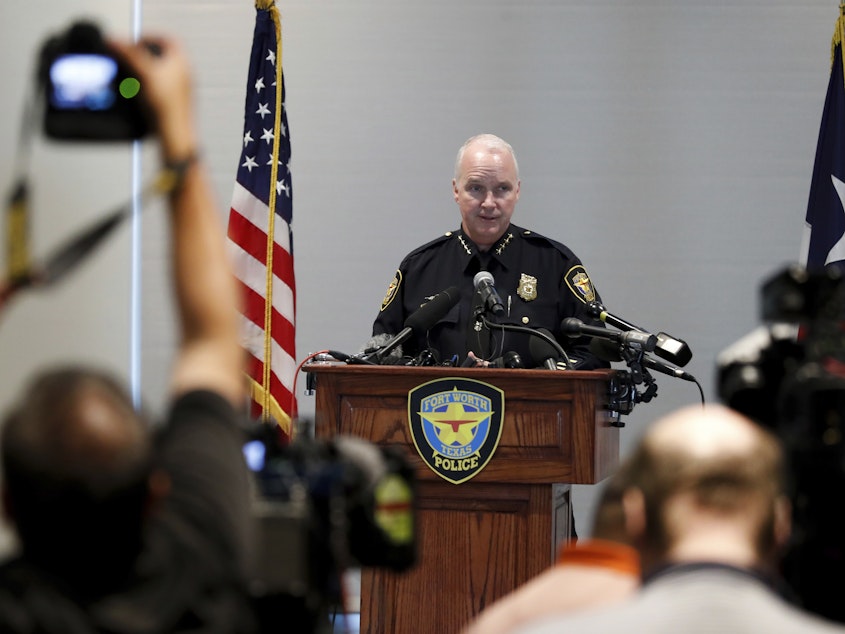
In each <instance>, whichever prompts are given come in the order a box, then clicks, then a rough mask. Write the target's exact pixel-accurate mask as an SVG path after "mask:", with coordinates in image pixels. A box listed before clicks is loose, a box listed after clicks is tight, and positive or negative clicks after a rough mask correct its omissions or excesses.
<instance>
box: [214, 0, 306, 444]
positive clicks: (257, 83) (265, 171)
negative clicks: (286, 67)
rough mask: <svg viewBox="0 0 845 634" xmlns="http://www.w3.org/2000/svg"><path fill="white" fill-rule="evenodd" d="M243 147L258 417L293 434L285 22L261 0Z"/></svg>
mask: <svg viewBox="0 0 845 634" xmlns="http://www.w3.org/2000/svg"><path fill="white" fill-rule="evenodd" d="M246 89H247V90H246V110H245V114H244V135H243V149H242V152H241V157H240V160H239V162H238V173H237V178H236V182H235V190H234V193H233V194H232V205H231V210H230V212H229V231H228V234H229V244H230V248H231V251H232V256H233V263H234V268H235V274H236V276H237V278H238V280H239V282H240V287H241V292H242V293H243V296H244V308H243V312H244V314H243V322H242V337H243V345H244V348H245V349H246V350H247V352H248V353H249V361H248V369H247V374H248V375H249V383H250V388H251V390H250V392H251V401H252V402H251V407H252V415H253V416H254V417H255V418H262V419H264V420H265V421H267V420H273V421H275V422H276V423H278V425H279V427H280V430H281V432H282V434H283V436H285V437H286V439H290V437H291V434H292V424H291V421H292V419H293V418H294V417H295V415H296V395H295V394H294V393H293V382H294V376H295V372H296V347H295V326H296V283H295V280H294V270H293V233H292V218H293V205H292V200H293V193H292V190H291V173H290V154H291V152H290V133H289V131H288V121H287V115H286V113H285V104H284V99H285V89H284V80H283V76H282V40H281V20H280V18H279V12H278V9H277V8H276V6H275V4H274V3H273V2H267V1H266V0H264V1H263V2H262V0H257V2H256V22H255V32H254V37H253V44H252V53H251V55H250V60H249V76H248V78H247V86H246Z"/></svg>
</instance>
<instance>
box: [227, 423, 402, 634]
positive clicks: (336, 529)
mask: <svg viewBox="0 0 845 634" xmlns="http://www.w3.org/2000/svg"><path fill="white" fill-rule="evenodd" d="M244 455H245V457H246V460H247V464H248V465H249V467H250V469H251V470H252V472H253V476H254V478H253V481H254V483H255V491H254V492H255V495H254V502H253V516H254V520H255V522H254V525H255V530H256V533H257V534H256V535H255V539H254V540H253V543H254V548H253V558H252V563H251V566H250V584H251V587H250V592H251V595H252V597H253V601H254V604H255V606H256V608H257V613H258V616H259V620H260V622H261V624H262V627H264V628H265V629H264V630H262V631H265V630H266V631H274V630H275V629H278V628H277V626H279V625H281V624H280V623H279V619H282V620H283V621H284V625H285V627H291V625H292V624H293V623H295V624H296V626H297V627H296V628H294V629H292V630H290V631H299V632H302V633H303V634H306V633H309V632H321V631H322V630H321V629H320V627H321V626H323V625H325V623H326V622H327V619H326V615H327V613H328V612H329V611H330V610H332V609H336V608H337V606H338V605H340V604H341V602H342V592H341V585H342V573H343V571H344V570H347V569H350V568H358V567H378V568H385V569H389V570H393V571H397V572H401V571H404V570H407V569H408V568H410V567H411V566H413V565H414V563H415V562H416V532H415V510H414V509H415V496H416V481H415V477H414V471H413V468H412V467H411V466H410V463H408V461H407V460H406V459H405V457H404V456H403V455H402V454H401V453H399V452H398V451H395V450H391V449H390V448H383V447H379V446H377V445H374V444H372V443H370V442H368V441H366V440H363V439H360V438H354V437H351V436H338V437H335V438H333V439H331V440H328V441H322V440H314V439H311V438H309V437H308V435H307V433H304V432H303V433H301V434H300V435H299V436H298V438H297V439H296V440H295V441H294V442H293V443H291V444H290V445H286V446H285V445H282V444H281V443H280V442H279V439H278V430H277V428H276V427H275V426H273V425H266V424H261V425H259V426H258V427H256V428H253V429H251V430H250V431H249V432H248V433H247V442H246V443H245V445H244ZM283 629H284V628H283ZM279 631H282V630H279Z"/></svg>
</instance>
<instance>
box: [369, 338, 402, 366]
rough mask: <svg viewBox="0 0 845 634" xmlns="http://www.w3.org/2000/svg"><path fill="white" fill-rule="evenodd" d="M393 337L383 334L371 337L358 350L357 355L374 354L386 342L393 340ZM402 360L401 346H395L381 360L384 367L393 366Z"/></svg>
mask: <svg viewBox="0 0 845 634" xmlns="http://www.w3.org/2000/svg"><path fill="white" fill-rule="evenodd" d="M393 337H394V335H390V334H388V333H386V332H383V333H381V334H378V335H373V336H372V337H370V338H369V339H368V340H367V343H365V344H364V346H363V347H362V348H361V350H359V352H358V354H366V353H369V352H374V351H376V350H378V349H379V348H381V347H382V346H384V345H385V344H386V343H387V342H388V341H390V340H391V339H393ZM401 360H402V344H399V345H397V346H396V347H395V348H393V350H391V351H390V353H389V354H388V355H387V356H386V357H385V358H384V359H382V360H381V363H382V364H384V365H395V364H397V363H399V362H400V361H401Z"/></svg>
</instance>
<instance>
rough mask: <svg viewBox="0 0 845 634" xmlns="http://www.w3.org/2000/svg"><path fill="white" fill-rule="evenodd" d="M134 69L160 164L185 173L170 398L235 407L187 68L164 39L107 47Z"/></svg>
mask: <svg viewBox="0 0 845 634" xmlns="http://www.w3.org/2000/svg"><path fill="white" fill-rule="evenodd" d="M113 45H114V47H115V48H116V49H117V50H118V51H119V52H120V53H121V54H122V55H124V56H125V57H126V59H127V60H128V61H129V63H130V64H131V65H132V66H133V67H134V68H135V70H136V71H137V73H138V75H139V78H140V80H141V90H142V94H143V95H144V98H145V99H146V101H147V103H148V104H149V105H150V107H151V109H152V111H153V113H154V117H155V121H156V128H157V133H158V137H159V141H160V147H161V155H162V161H163V162H164V163H165V165H169V166H176V165H179V166H180V167H181V168H183V170H184V171H183V180H182V182H181V183H180V185H179V186H178V187H177V188H176V190H175V191H174V192H173V193H172V194H171V199H170V221H171V232H172V249H173V251H172V265H173V275H174V283H175V291H176V300H177V302H178V308H179V316H180V321H181V335H182V339H181V344H180V349H179V352H178V355H177V358H176V362H175V366H174V369H173V376H172V381H171V382H172V389H173V390H174V391H175V392H176V393H183V392H186V391H188V390H192V389H198V388H204V389H211V390H214V391H216V392H219V393H220V394H222V395H223V396H225V397H226V398H227V399H229V400H230V401H231V402H232V403H233V404H236V405H240V404H241V403H242V398H243V374H242V371H243V351H242V349H241V347H240V345H239V341H238V332H237V310H236V309H237V305H238V295H237V290H236V286H235V279H234V277H233V275H232V271H231V268H230V266H229V260H228V256H227V253H226V249H225V239H224V235H225V233H224V229H223V227H222V223H221V219H220V217H219V215H218V211H219V210H218V207H217V205H216V202H215V200H214V196H213V194H212V190H211V186H210V184H209V181H208V176H207V174H206V171H205V168H204V166H203V164H202V163H201V161H200V160H199V157H198V155H197V152H198V149H197V144H198V140H197V131H196V126H195V121H194V111H193V100H192V91H191V80H190V74H189V73H190V71H189V67H188V64H187V62H186V60H185V57H184V55H183V53H182V51H181V49H180V47H179V46H178V45H177V44H176V43H175V42H173V41H170V40H165V39H161V40H154V41H153V46H150V41H149V40H147V41H146V42H145V43H141V44H137V45H127V44H121V43H113Z"/></svg>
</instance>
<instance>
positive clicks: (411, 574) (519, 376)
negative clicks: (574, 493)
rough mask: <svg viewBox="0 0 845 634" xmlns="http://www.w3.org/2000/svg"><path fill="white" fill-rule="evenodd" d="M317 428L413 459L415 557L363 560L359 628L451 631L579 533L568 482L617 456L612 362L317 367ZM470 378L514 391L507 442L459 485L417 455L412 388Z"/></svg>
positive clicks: (382, 633)
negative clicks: (406, 565)
mask: <svg viewBox="0 0 845 634" xmlns="http://www.w3.org/2000/svg"><path fill="white" fill-rule="evenodd" d="M305 370H306V371H308V372H309V373H314V374H315V379H316V420H315V429H316V435H317V437H319V438H331V437H333V436H335V435H338V434H344V435H352V436H358V437H361V438H365V439H367V440H369V441H371V442H373V443H375V444H377V445H382V446H393V447H399V448H401V449H402V450H403V451H404V453H405V455H406V456H407V457H408V459H409V460H410V461H411V462H412V464H414V465H415V467H416V475H417V480H418V488H417V498H416V509H417V515H416V530H417V547H418V563H417V565H416V566H415V567H414V568H413V569H412V570H410V571H408V572H405V573H393V572H389V571H385V570H382V569H364V570H363V571H362V578H361V632H362V634H364V633H367V634H405V633H413V634H426V633H429V632H430V633H431V634H454V633H456V632H458V631H459V630H460V629H461V627H463V626H464V625H465V624H466V623H467V622H468V621H470V620H471V619H472V617H473V616H474V615H475V614H477V613H478V612H479V611H481V610H482V609H483V608H484V607H485V606H487V605H489V604H490V603H491V602H493V601H494V600H496V599H497V598H499V597H501V596H503V595H504V594H507V593H508V592H510V591H511V590H513V589H514V588H515V587H517V586H519V585H520V584H522V583H524V582H525V581H527V580H528V579H530V578H531V577H533V576H535V575H537V574H538V573H540V572H541V571H542V570H544V569H545V568H547V567H548V566H549V564H550V563H551V562H552V561H553V559H554V556H555V552H556V549H557V546H558V544H559V543H560V542H561V541H564V540H566V539H568V538H569V536H570V535H571V530H572V528H571V522H570V518H571V507H570V499H569V494H570V491H569V489H570V487H569V485H570V484H593V483H596V482H599V481H601V480H602V479H603V478H605V477H606V476H607V475H609V474H610V472H611V471H612V469H613V468H614V467H615V466H616V464H617V463H618V459H619V428H618V427H615V426H613V425H612V424H611V420H610V416H609V412H607V411H606V409H605V408H604V404H605V402H606V401H607V390H608V382H609V380H610V377H611V376H612V374H613V372H612V370H599V371H593V372H563V371H551V370H510V369H487V368H443V367H404V366H367V365H352V366H350V365H344V364H337V365H335V364H330V365H325V364H310V365H307V366H305ZM451 377H462V378H470V379H475V380H477V381H483V382H485V383H489V384H491V385H495V386H496V387H498V388H499V389H501V390H503V391H504V393H505V406H504V407H505V409H504V412H505V414H504V419H503V423H502V433H501V437H500V440H499V445H498V448H497V449H496V451H495V453H494V454H493V457H492V458H491V459H490V461H489V463H488V464H487V465H486V467H485V468H484V469H483V470H481V471H480V472H479V473H478V474H477V475H475V476H474V477H473V478H472V479H471V480H468V481H467V482H463V483H461V484H453V483H451V482H449V481H447V480H444V479H443V478H441V477H440V476H439V475H438V474H437V473H435V472H434V471H432V469H430V468H429V467H428V466H427V465H426V464H425V463H424V462H423V461H422V459H421V458H420V456H419V454H418V453H417V450H416V448H415V446H414V443H413V439H412V437H411V433H410V428H409V422H408V392H409V391H410V390H412V389H414V388H415V387H417V386H418V385H421V384H423V383H426V382H428V381H432V380H434V379H438V378H440V379H443V378H451Z"/></svg>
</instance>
